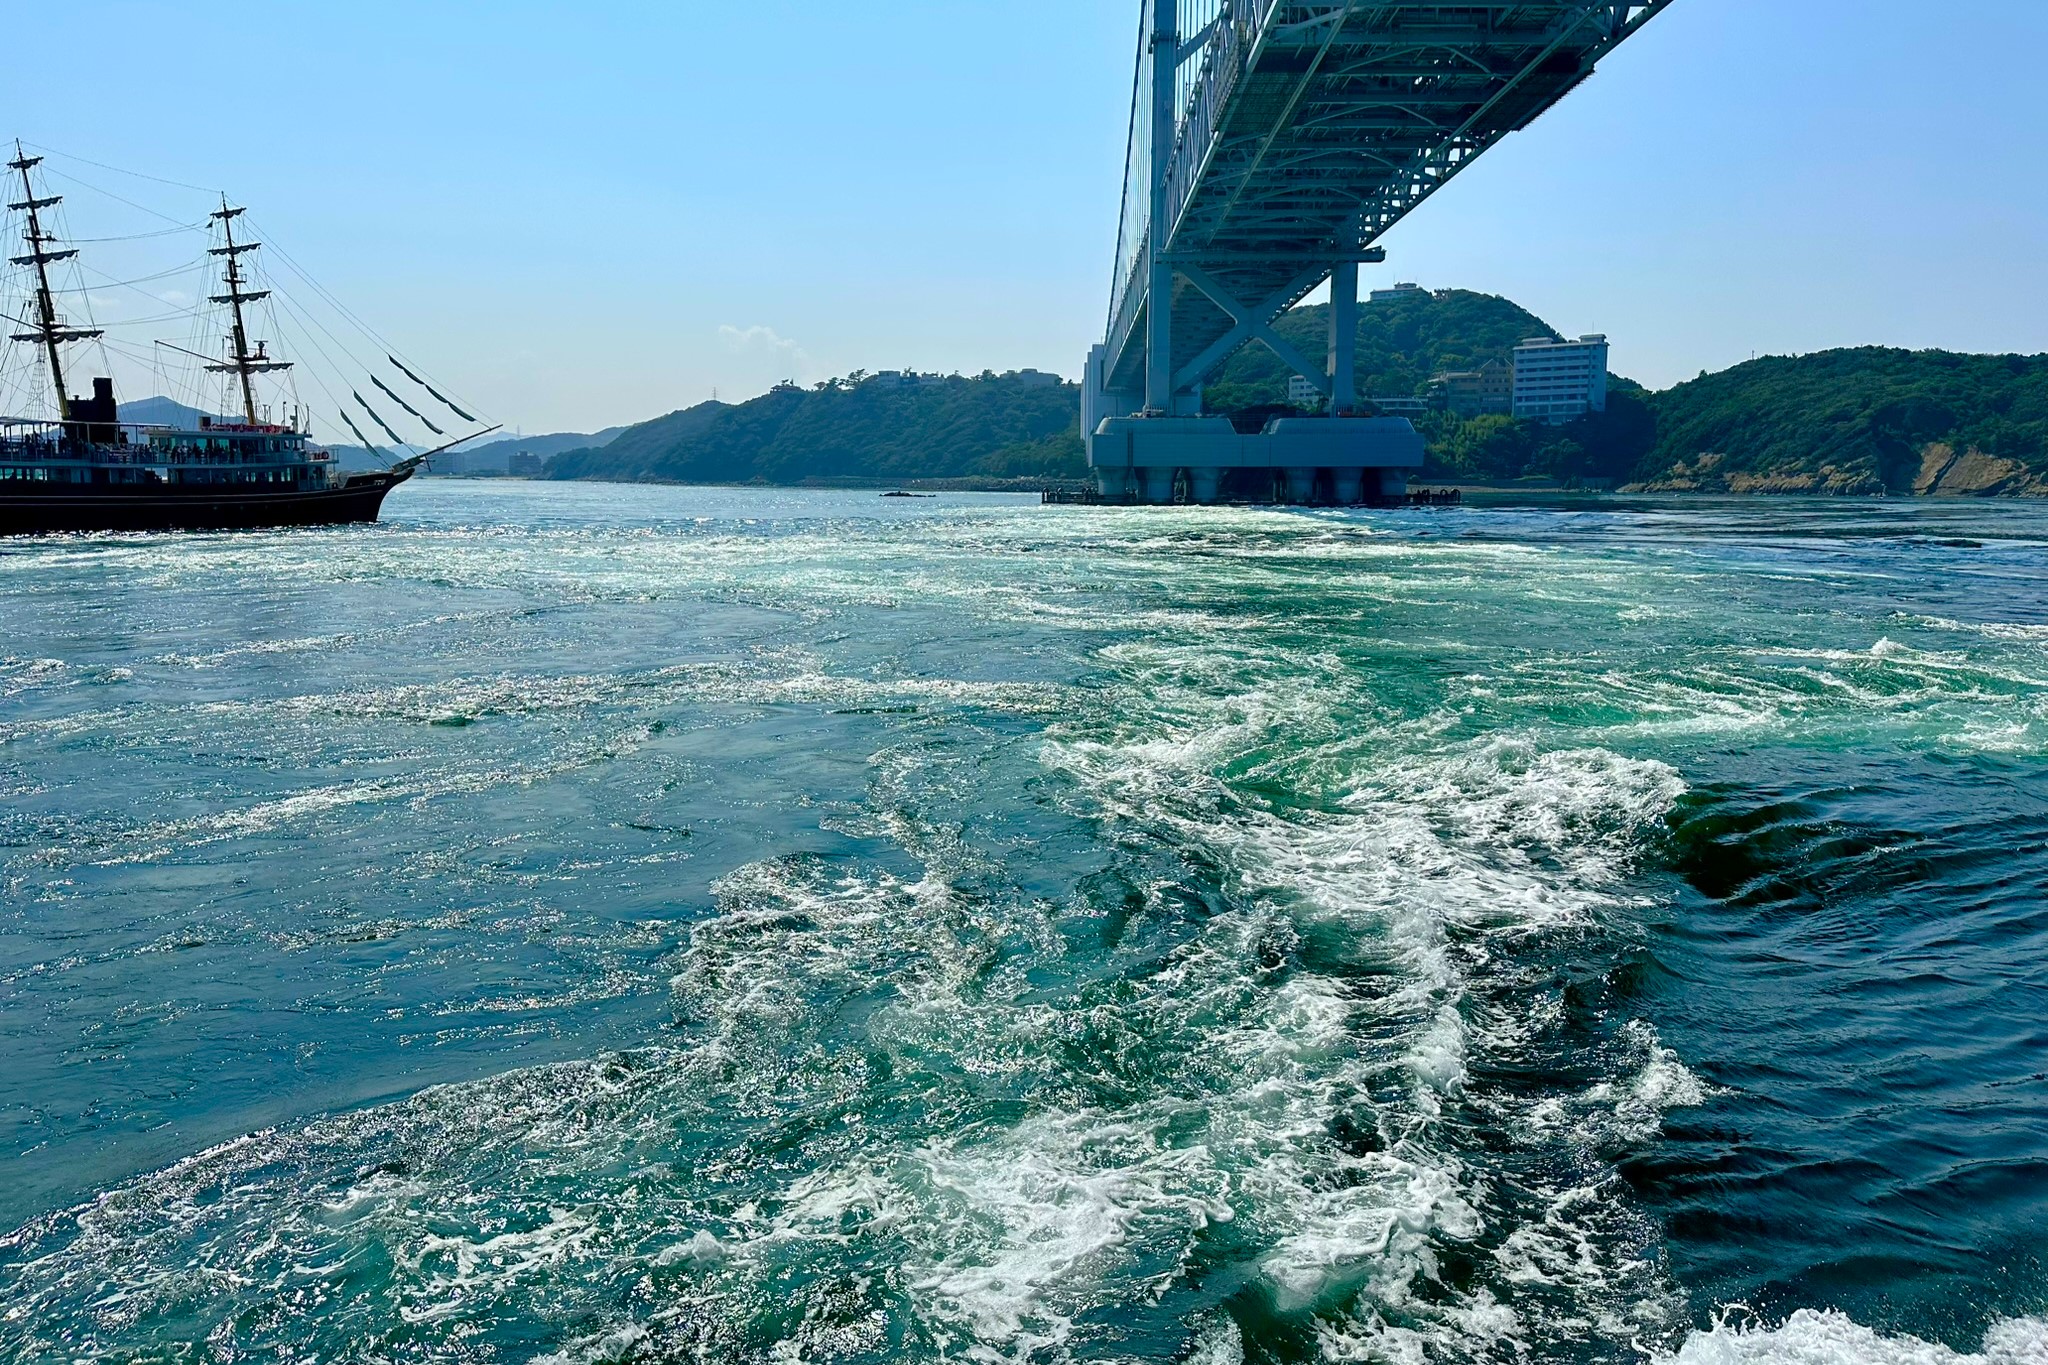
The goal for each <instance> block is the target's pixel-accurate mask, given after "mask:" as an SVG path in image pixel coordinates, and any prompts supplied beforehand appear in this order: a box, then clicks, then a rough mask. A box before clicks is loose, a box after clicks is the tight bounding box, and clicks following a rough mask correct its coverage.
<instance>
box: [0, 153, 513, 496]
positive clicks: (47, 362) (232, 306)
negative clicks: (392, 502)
mask: <svg viewBox="0 0 2048 1365" xmlns="http://www.w3.org/2000/svg"><path fill="white" fill-rule="evenodd" d="M0 155H4V153H0ZM42 161H43V158H42V157H40V156H30V155H27V154H26V153H25V152H24V151H23V150H22V148H21V145H20V144H19V143H17V144H16V146H15V156H14V159H13V160H11V161H9V162H7V163H6V164H7V169H8V170H9V171H10V172H11V173H12V174H11V175H10V176H9V177H8V178H9V181H10V182H13V181H17V180H18V182H19V186H20V191H21V197H20V199H19V200H17V201H13V202H10V203H8V205H7V207H8V209H9V211H10V212H16V213H20V214H22V215H24V218H23V223H24V225H23V228H22V237H23V240H24V242H25V244H26V246H27V251H26V252H25V253H24V254H22V255H18V256H12V257H10V258H9V263H10V264H11V265H14V266H17V267H24V268H25V269H24V270H23V271H22V272H21V278H22V279H23V280H24V281H25V283H26V285H27V290H26V292H27V293H28V295H29V297H28V298H27V299H26V301H25V306H24V304H23V303H18V302H16V300H14V299H12V298H9V299H6V300H5V301H4V302H0V313H4V315H5V316H6V318H7V319H8V320H9V321H11V322H13V323H14V324H15V325H16V326H17V327H20V328H21V329H22V330H19V331H15V332H13V333H11V334H10V338H9V339H10V341H12V342H13V343H15V344H16V345H20V346H26V347H30V348H32V349H33V352H34V356H33V361H34V363H35V364H36V365H38V366H39V367H40V368H41V369H42V370H43V371H44V376H45V377H44V378H43V380H42V383H43V384H45V385H46V386H47V387H46V389H45V390H44V392H45V393H46V394H48V395H50V396H52V397H53V398H54V403H53V404H52V411H51V413H50V414H49V415H44V416H33V417H32V416H0V535H22V534H48V533H53V532H64V531H168V530H229V529H242V528H255V527H281V526H316V525H332V524H337V523H346V522H372V521H375V520H376V519H377V516H378V513H379V511H380V510H381V509H382V507H383V505H384V499H385V497H386V496H387V495H388V494H389V493H390V492H391V490H392V489H394V488H396V487H397V486H398V485H400V484H402V483H404V482H405V481H406V480H407V479H410V478H411V477H412V476H413V475H414V473H416V472H417V471H418V470H419V469H420V467H421V466H422V465H423V464H424V463H425V462H426V461H427V459H428V458H430V457H431V456H433V455H436V454H439V453H440V452H441V451H443V450H449V449H452V448H454V447H455V446H458V445H461V444H463V443H464V442H466V441H472V440H475V439H476V438H477V437H479V436H484V435H488V434H489V433H490V432H492V431H495V430H498V428H497V427H485V428H483V429H482V430H479V431H473V432H471V433H470V434H469V435H467V436H464V437H460V438H458V439H456V440H453V441H449V442H447V443H446V444H444V445H441V446H439V447H437V448H435V449H431V450H423V451H417V452H411V451H409V450H408V449H407V446H406V445H405V443H404V442H402V441H401V439H400V437H399V435H398V433H397V431H396V430H395V429H394V428H393V427H392V426H391V425H390V424H389V423H387V422H385V420H384V418H383V417H382V416H381V415H380V414H379V413H378V412H377V411H376V410H375V409H374V408H371V407H370V406H369V404H368V403H367V402H365V401H364V400H363V399H362V397H361V395H360V393H357V392H354V391H351V397H353V398H354V399H355V401H356V402H357V403H359V404H361V405H362V407H363V409H364V411H365V413H366V414H367V415H368V416H369V417H370V418H371V419H372V420H373V421H375V422H376V423H377V424H378V425H380V426H382V427H383V429H384V431H385V433H386V434H387V435H388V436H390V437H391V440H392V444H393V445H394V446H396V447H397V448H398V451H399V453H397V454H393V453H391V452H387V451H384V450H383V449H382V448H380V447H379V446H377V445H375V444H373V443H372V442H371V441H370V440H369V439H368V438H366V437H364V436H363V435H362V432H361V429H360V428H359V427H358V426H357V424H356V422H355V421H354V419H353V418H352V417H351V416H349V414H348V413H347V412H346V411H345V410H344V411H341V412H338V413H337V414H336V415H337V416H338V417H339V418H340V420H341V421H342V423H343V424H344V425H346V426H347V427H348V429H349V431H350V432H351V433H353V434H354V435H355V436H356V438H357V440H358V441H360V442H361V446H360V447H359V448H360V449H363V450H365V451H367V452H370V453H371V454H372V455H373V456H375V457H378V458H382V459H384V460H385V461H386V464H385V467H384V468H380V469H355V470H350V469H344V468H343V467H342V466H341V463H340V462H339V461H338V460H337V459H336V458H335V456H334V454H333V452H331V451H330V450H329V449H328V448H326V447H325V446H323V445H321V444H319V443H318V442H316V441H315V440H314V439H313V432H312V423H311V420H310V419H309V418H308V417H307V416H306V415H305V412H304V410H303V409H302V408H301V407H300V406H298V405H297V404H286V403H284V402H282V401H279V402H277V403H276V404H275V405H274V406H273V404H271V403H266V402H264V401H262V400H261V399H260V398H259V391H258V386H259V383H260V381H262V380H263V379H265V378H266V377H269V376H273V375H282V374H284V373H285V372H287V371H289V370H290V369H291V368H292V364H293V362H291V361H288V360H285V359H282V358H280V357H278V356H275V355H273V354H271V352H270V347H269V343H268V342H267V341H257V342H254V343H253V344H252V342H251V341H250V336H249V318H248V314H247V312H246V311H245V310H247V309H249V308H250V307H251V305H254V304H256V303H258V302H260V301H261V300H264V299H266V298H268V297H270V293H271V291H270V290H269V289H258V288H252V287H251V283H252V279H251V274H250V260H251V253H253V252H255V251H256V250H257V249H258V248H259V247H260V246H261V243H259V242H256V241H254V240H250V239H249V238H248V237H247V235H246V234H243V235H242V236H241V237H239V238H238V236H237V232H236V228H237V222H238V220H239V219H240V218H241V216H242V214H243V213H244V212H245V210H244V209H242V208H238V207H233V206H231V205H230V204H229V203H228V202H227V200H226V199H225V198H223V199H222V201H221V205H220V208H219V209H218V210H216V211H214V212H212V213H210V214H209V215H208V225H209V241H213V240H215V236H214V234H217V240H218V244H217V245H209V246H208V248H207V255H208V256H209V257H211V258H213V259H214V260H216V261H217V262H218V264H219V267H220V285H219V288H220V291H221V292H219V293H216V294H211V295H209V296H208V301H209V302H210V303H211V304H212V305H215V306H216V307H217V308H219V309H220V310H221V317H222V321H223V323H224V324H225V325H224V328H223V331H222V333H221V341H222V343H223V346H222V352H221V353H220V354H218V355H205V354H202V353H200V352H197V351H191V350H186V349H185V348H184V347H180V346H175V345H172V344H171V343H169V342H165V341H158V342H156V343H155V345H156V346H158V347H168V348H169V349H170V350H172V351H174V352H178V353H180V354H183V355H184V356H186V357H188V359H189V360H197V361H201V362H204V364H203V369H204V371H205V372H206V373H207V374H210V375H215V376H220V377H222V378H223V379H224V380H225V381H226V382H225V384H224V385H223V387H224V388H225V389H226V391H227V393H228V394H229V395H230V396H231V401H232V402H233V403H234V404H235V405H237V406H239V408H240V411H239V413H237V414H232V415H225V416H211V415H205V414H199V413H196V412H195V413H194V415H193V416H191V417H190V418H189V419H186V420H182V421H174V422H170V423H146V422H130V421H124V420H123V419H122V415H121V411H120V404H119V402H118V401H117V399H116V397H115V394H114V381H113V379H112V378H110V377H107V376H97V377H95V378H93V380H92V383H91V393H90V395H89V396H81V395H78V394H74V393H73V392H72V391H71V382H70V381H69V380H68V379H67V375H66V361H67V359H68V358H69V356H70V354H71V353H72V352H73V351H74V350H76V349H77V348H79V347H81V346H82V345H86V344H90V343H95V342H99V341H100V339H101V338H102V337H104V336H105V329H104V328H101V327H97V326H80V325H73V324H72V323H70V322H67V321H66V320H65V318H64V316H63V315H62V314H61V313H60V311H59V309H58V306H57V298H58V296H59V294H60V293H61V292H63V291H60V290H58V289H56V288H54V287H53V285H52V283H51V267H52V266H53V265H56V264H57V263H59V262H65V261H70V260H72V259H73V258H75V257H77V255H78V248H77V247H76V246H75V245H70V244H67V243H66V242H65V241H64V239H63V238H61V237H60V236H59V235H57V234H53V233H52V232H50V231H49V230H47V228H46V222H47V215H48V213H49V211H50V210H51V209H52V208H54V207H55V206H56V205H57V204H59V203H61V202H62V200H63V196H62V195H55V194H47V193H41V192H39V191H38V189H37V186H36V183H35V179H34V178H33V177H32V175H31V172H33V171H34V170H35V169H36V167H37V166H38V165H40V164H41V163H42ZM195 344H197V343H196V342H195ZM102 354H103V355H104V354H105V351H104V350H102ZM392 363H393V364H394V365H397V366H398V368H399V369H401V370H403V371H404V372H405V373H406V375H407V376H408V377H409V378H411V379H412V380H413V381H414V382H415V383H417V384H418V385H420V387H422V388H424V389H426V392H427V393H429V394H432V395H433V397H434V398H435V399H437V400H439V401H440V402H441V403H443V404H445V405H446V406H447V407H448V408H449V409H450V410H451V411H453V412H455V413H456V414H457V415H458V416H460V417H462V418H464V419H467V420H468V421H471V422H474V421H475V419H474V418H472V417H470V415H469V414H468V413H467V412H465V411H463V410H462V409H461V408H459V407H457V406H456V405H455V404H454V403H452V402H450V401H449V400H448V399H447V398H445V397H444V396H443V395H442V394H441V393H440V392H439V391H438V390H436V389H434V388H432V387H431V386H429V385H427V384H426V381H424V380H422V379H420V378H419V376H418V375H417V374H415V373H414V372H413V371H412V370H410V369H408V368H406V367H405V366H404V365H402V364H399V362H397V361H396V359H395V358H392ZM372 382H373V383H375V384H376V385H377V386H378V387H379V388H381V389H383V390H384V392H386V393H387V394H390V395H391V397H392V399H394V400H395V401H397V402H398V403H399V404H400V405H401V406H403V407H405V409H406V411H408V412H410V413H413V414H414V416H415V417H416V418H418V419H419V420H420V421H421V423H422V424H423V425H424V426H425V427H426V428H427V429H428V430H429V431H432V432H434V433H436V434H441V435H445V434H446V433H445V432H444V431H443V430H442V429H441V428H440V427H438V426H436V425H435V424H434V422H433V421H432V419H430V418H428V417H426V415H425V414H424V413H422V412H421V411H420V410H419V409H418V408H416V407H414V406H413V405H412V404H410V403H407V402H406V400H405V399H404V398H401V397H399V396H398V395H397V393H396V392H395V391H394V390H393V389H391V388H390V387H388V386H386V385H385V384H384V383H383V381H382V380H381V379H377V378H375V377H374V376H373V377H372ZM172 406H173V407H174V408H175V407H178V406H179V405H176V404H173V405H172ZM444 420H445V419H444Z"/></svg>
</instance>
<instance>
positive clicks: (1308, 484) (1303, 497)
mask: <svg viewBox="0 0 2048 1365" xmlns="http://www.w3.org/2000/svg"><path fill="white" fill-rule="evenodd" d="M1281 473H1282V474H1283V475H1284V476H1285V478H1286V482H1287V501H1289V502H1291V503H1296V504H1303V503H1310V502H1314V501H1315V496H1316V472H1315V470H1313V469H1302V468H1296V469H1287V470H1282V471H1281Z"/></svg>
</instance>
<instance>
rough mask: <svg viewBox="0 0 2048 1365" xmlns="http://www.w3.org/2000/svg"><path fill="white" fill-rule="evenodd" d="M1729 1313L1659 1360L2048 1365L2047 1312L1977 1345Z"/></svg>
mask: <svg viewBox="0 0 2048 1365" xmlns="http://www.w3.org/2000/svg"><path fill="white" fill-rule="evenodd" d="M1742 1317H1743V1315H1742V1314H1740V1313H1733V1312H1731V1313H1725V1314H1723V1320H1722V1321H1721V1322H1720V1323H1718V1324H1717V1325H1716V1326H1715V1327H1714V1328H1713V1330H1711V1331H1707V1332H1696V1333H1694V1334H1693V1335H1692V1336H1690V1337H1689V1338H1687V1339H1686V1341H1685V1344H1684V1345H1682V1346H1680V1347H1679V1348H1678V1350H1676V1351H1675V1352H1672V1353H1671V1354H1668V1355H1655V1356H1653V1357H1652V1361H1653V1362H1654V1365H2048V1318H2011V1319H2007V1320H2006V1321H2003V1322H2000V1323H1997V1324H1994V1325H1993V1326H1992V1328H1991V1329H1990V1331H1988V1332H1986V1333H1985V1335H1984V1342H1983V1345H1982V1346H1981V1347H1980V1348H1979V1349H1977V1350H1975V1351H1958V1350H1953V1349H1951V1348H1950V1347H1947V1346H1943V1345H1940V1344H1938V1343H1935V1342H1930V1341H1923V1340H1921V1339H1920V1338H1918V1337H1912V1336H1887V1335H1884V1334H1883V1333H1880V1332H1875V1331H1872V1330H1871V1329H1870V1328H1868V1327H1865V1326H1863V1325H1861V1324H1860V1323H1857V1322H1855V1321H1854V1320H1852V1319H1851V1318H1849V1317H1848V1316H1847V1315H1845V1314H1842V1313H1837V1312H1832V1311H1825V1310H1822V1311H1816V1310H1813V1309H1806V1308H1802V1309H1800V1310H1799V1311H1798V1312H1796V1313H1794V1314H1792V1315H1791V1317H1789V1318H1787V1319H1786V1320H1785V1321H1784V1322H1783V1323H1782V1324H1780V1325H1778V1326H1776V1327H1769V1326H1763V1325H1759V1324H1751V1323H1747V1322H1744V1321H1742Z"/></svg>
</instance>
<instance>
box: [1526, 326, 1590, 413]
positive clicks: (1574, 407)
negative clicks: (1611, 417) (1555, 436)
mask: <svg viewBox="0 0 2048 1365" xmlns="http://www.w3.org/2000/svg"><path fill="white" fill-rule="evenodd" d="M1605 411H1607V338H1606V337H1604V336H1600V335H1593V336H1582V337H1580V338H1579V339H1578V340H1577V341H1552V340H1550V339H1549V338H1548V337H1532V338H1530V339H1529V340H1527V341H1525V342H1523V343H1522V344H1521V345H1519V346H1517V347H1515V374H1514V413H1515V416H1517V417H1520V418H1525V419H1528V420H1530V421H1537V422H1549V423H1552V424H1553V425H1555V424H1557V423H1560V422H1569V421H1571V420H1572V419H1573V418H1574V417H1582V416H1584V415H1585V414H1586V413H1588V412H1605Z"/></svg>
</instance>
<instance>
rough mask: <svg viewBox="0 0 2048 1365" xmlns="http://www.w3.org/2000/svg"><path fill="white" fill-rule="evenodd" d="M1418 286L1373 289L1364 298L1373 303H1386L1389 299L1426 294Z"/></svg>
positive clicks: (1425, 291)
mask: <svg viewBox="0 0 2048 1365" xmlns="http://www.w3.org/2000/svg"><path fill="white" fill-rule="evenodd" d="M1427 292H1428V291H1427V290H1425V289H1424V288H1423V287H1422V286H1421V285H1419V284H1397V285H1395V286H1394V287H1393V288H1392V289H1375V290H1373V291H1372V292H1371V293H1370V294H1368V295H1367V296H1366V297H1367V299H1368V300H1369V301H1370V302H1373V303H1386V302H1387V301H1389V300H1390V299H1405V298H1407V297H1409V296H1410V295H1411V294H1423V293H1427Z"/></svg>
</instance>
